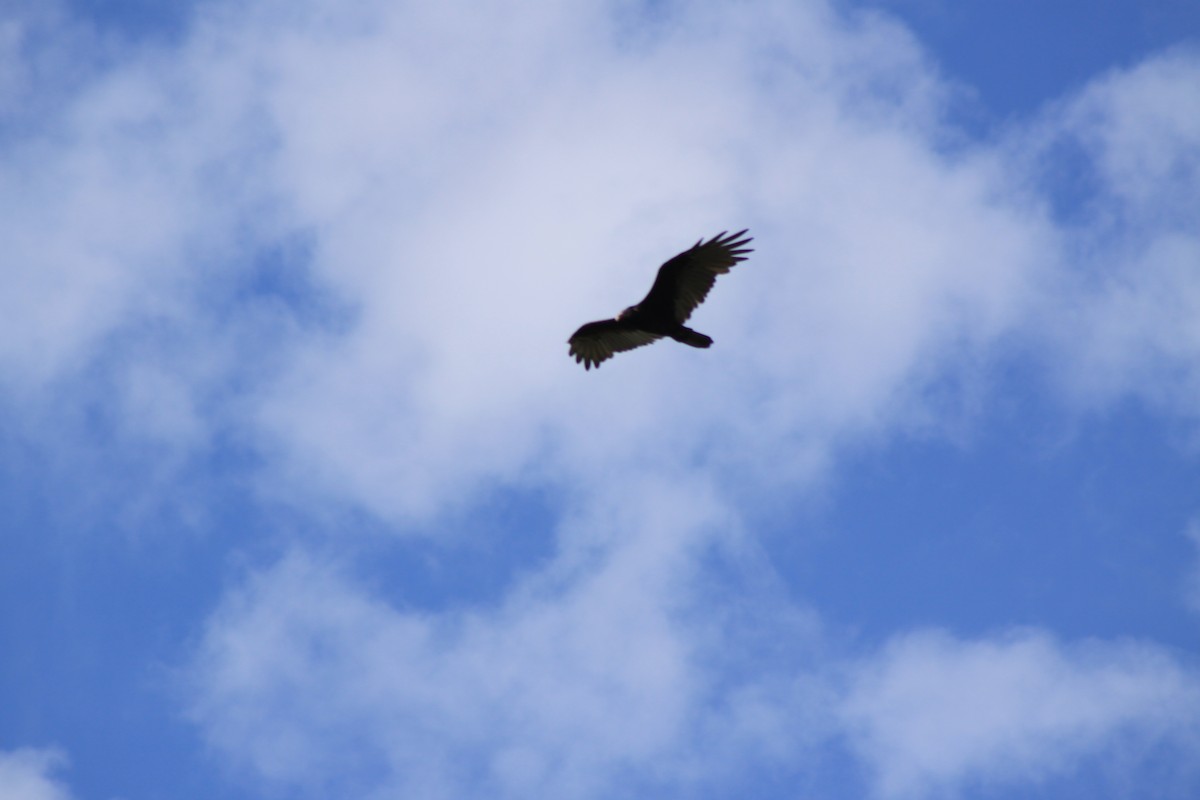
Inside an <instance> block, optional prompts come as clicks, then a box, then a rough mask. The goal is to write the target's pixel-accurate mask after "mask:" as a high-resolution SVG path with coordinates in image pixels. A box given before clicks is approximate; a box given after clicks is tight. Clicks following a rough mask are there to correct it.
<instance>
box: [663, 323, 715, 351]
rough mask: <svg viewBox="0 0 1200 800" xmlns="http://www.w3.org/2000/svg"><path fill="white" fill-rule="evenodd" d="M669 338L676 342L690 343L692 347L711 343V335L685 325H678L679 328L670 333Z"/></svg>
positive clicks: (707, 345) (710, 344)
mask: <svg viewBox="0 0 1200 800" xmlns="http://www.w3.org/2000/svg"><path fill="white" fill-rule="evenodd" d="M671 338H672V339H674V340H675V341H677V342H683V343H684V344H690V345H691V346H692V347H711V346H712V343H713V340H712V337H710V336H705V335H704V334H703V333H700V332H699V331H694V330H692V329H691V328H689V327H687V326H686V325H680V326H679V330H678V331H676V332H675V333H673V334H671Z"/></svg>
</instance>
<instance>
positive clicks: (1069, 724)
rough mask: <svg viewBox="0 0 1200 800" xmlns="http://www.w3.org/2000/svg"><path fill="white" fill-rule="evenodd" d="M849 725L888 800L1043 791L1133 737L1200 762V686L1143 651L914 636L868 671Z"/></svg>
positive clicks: (1046, 639)
mask: <svg viewBox="0 0 1200 800" xmlns="http://www.w3.org/2000/svg"><path fill="white" fill-rule="evenodd" d="M843 715H844V719H845V720H846V723H847V726H848V729H849V730H850V737H851V739H850V740H851V743H852V746H853V747H854V748H855V749H856V750H857V751H858V752H859V753H860V755H861V756H862V757H863V758H864V759H865V760H866V762H867V763H868V764H869V765H870V766H871V767H872V768H873V769H874V772H875V774H876V784H875V788H876V791H877V793H878V795H879V796H881V797H928V796H931V795H936V796H940V794H941V793H943V792H948V793H949V795H951V796H954V795H956V794H957V792H956V791H955V790H956V789H961V787H963V786H964V785H975V784H979V783H1017V784H1026V783H1036V782H1038V781H1039V780H1042V779H1044V778H1046V777H1047V776H1050V775H1054V774H1061V773H1064V772H1069V771H1071V770H1072V769H1073V768H1076V767H1077V766H1078V765H1079V764H1080V762H1082V761H1083V760H1084V759H1085V758H1089V757H1091V758H1094V757H1096V756H1097V755H1103V756H1105V757H1111V755H1112V752H1113V751H1114V750H1118V751H1119V750H1120V749H1121V748H1122V747H1129V746H1130V740H1131V738H1132V740H1133V741H1139V742H1141V743H1144V742H1145V741H1146V740H1150V741H1155V742H1156V743H1157V740H1160V739H1175V740H1181V741H1182V742H1183V743H1184V745H1185V746H1186V747H1187V749H1188V751H1189V752H1190V753H1192V755H1193V756H1194V755H1195V754H1196V753H1197V748H1198V747H1200V739H1198V738H1197V736H1198V735H1200V728H1198V727H1197V724H1196V720H1197V719H1200V679H1198V677H1197V676H1196V675H1195V674H1194V673H1189V672H1187V671H1186V670H1185V669H1183V668H1182V667H1181V666H1180V665H1179V664H1178V663H1176V662H1175V661H1174V660H1173V659H1172V658H1171V657H1170V656H1169V655H1167V654H1166V653H1164V652H1162V651H1159V650H1157V649H1156V648H1154V647H1151V646H1147V645H1141V644H1135V643H1100V642H1093V643H1084V644H1072V645H1064V644H1061V643H1059V642H1058V641H1056V640H1055V639H1054V638H1052V637H1050V636H1048V635H1047V634H1046V633H1044V632H1039V631H1032V630H1027V631H1019V632H1014V633H1012V634H1009V635H1005V636H1000V637H996V638H994V639H979V640H965V641H964V640H959V639H955V638H953V637H951V636H949V635H946V634H944V633H940V632H932V631H927V632H915V633H909V634H903V635H900V636H898V637H896V639H894V640H893V641H892V642H891V643H890V644H889V646H888V647H887V648H886V649H885V650H884V651H883V652H882V653H881V654H880V655H879V656H878V658H876V659H874V660H871V661H868V662H866V663H865V664H864V665H862V666H861V667H860V668H859V669H858V670H857V672H856V674H855V677H854V679H853V680H852V683H851V688H850V691H849V693H848V695H847V697H846V701H845V705H844V707H843ZM1159 790H1160V791H1162V792H1166V791H1167V787H1166V786H1162V787H1159ZM1164 796H1165V795H1164Z"/></svg>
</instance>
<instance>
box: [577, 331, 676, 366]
mask: <svg viewBox="0 0 1200 800" xmlns="http://www.w3.org/2000/svg"><path fill="white" fill-rule="evenodd" d="M661 338H662V337H661V336H658V335H657V334H653V333H647V332H646V331H642V330H638V329H637V328H631V327H630V326H629V325H628V323H624V322H621V321H620V320H617V319H605V320H601V321H599V322H589V323H588V324H587V325H584V326H583V327H581V328H580V329H579V330H577V331H575V333H573V334H571V338H570V339H568V340H567V342H568V343H569V344H570V345H571V350H570V354H571V355H573V356H575V362H576V363H580V362H582V363H583V366H584V368H585V369H591V368H592V366H593V365H595V366H597V367H599V366H600V364H601V363H602V362H603V361H606V360H607V359H610V358H612V356H613V353H623V352H625V351H626V350H632V349H633V348H635V347H641V346H642V345H646V344H650V343H651V342H653V341H655V340H656V339H661Z"/></svg>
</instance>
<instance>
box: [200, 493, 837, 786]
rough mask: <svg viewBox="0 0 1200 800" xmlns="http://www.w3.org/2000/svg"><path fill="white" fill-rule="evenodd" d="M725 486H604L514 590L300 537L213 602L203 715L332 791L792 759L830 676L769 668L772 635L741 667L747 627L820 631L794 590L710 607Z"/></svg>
mask: <svg viewBox="0 0 1200 800" xmlns="http://www.w3.org/2000/svg"><path fill="white" fill-rule="evenodd" d="M707 488H708V487H704V486H690V487H688V486H671V485H663V484H661V483H656V484H653V485H651V486H648V487H646V488H645V489H644V490H643V491H641V492H637V493H631V494H630V495H629V496H625V497H622V498H620V499H619V502H616V501H617V498H614V503H613V504H612V505H610V506H607V507H605V508H593V509H592V510H591V512H590V513H587V514H585V515H583V516H582V517H579V518H577V519H576V520H575V521H574V522H572V523H570V524H569V525H568V526H567V527H566V529H565V530H564V531H563V539H564V541H566V542H568V543H570V544H569V545H568V546H567V547H564V549H563V551H562V553H561V554H560V556H559V557H557V558H556V559H555V560H554V561H553V563H552V564H550V565H549V566H548V567H547V568H545V569H544V570H539V571H537V572H534V573H530V574H528V575H526V576H524V577H523V578H522V579H520V580H519V581H518V582H517V583H516V584H515V586H514V587H513V589H512V590H511V592H510V593H509V594H508V597H507V599H506V600H505V602H504V603H503V604H502V605H501V606H500V607H499V608H494V609H492V608H487V609H462V610H459V611H445V612H438V613H423V612H420V611H417V610H406V609H404V608H403V607H400V608H398V607H395V606H393V605H391V604H390V603H387V602H385V601H383V600H382V598H381V597H380V596H379V595H378V593H375V592H370V591H368V590H365V589H364V588H363V587H362V585H361V581H360V580H359V579H356V578H354V577H352V576H351V575H350V574H349V573H347V572H346V571H345V570H344V569H339V568H336V567H331V566H329V565H327V564H323V563H321V562H320V561H319V560H317V559H315V558H314V557H313V556H312V555H304V554H299V553H297V554H293V555H292V556H290V557H288V558H286V559H285V560H284V561H282V562H281V563H280V564H278V565H276V566H275V567H273V568H271V569H270V570H268V571H266V572H265V573H262V574H260V575H258V576H256V577H254V578H253V579H252V580H251V581H250V582H249V583H248V585H247V586H246V588H245V589H244V590H243V591H241V592H239V593H238V594H237V595H236V596H235V597H233V598H231V599H230V600H228V601H227V602H226V603H225V605H224V607H223V608H222V610H221V611H220V612H219V613H218V614H217V615H216V616H215V617H214V618H213V619H212V621H211V623H210V625H209V627H208V631H207V633H206V635H205V637H204V640H203V643H202V646H201V649H200V652H199V656H198V660H197V662H196V664H195V671H194V673H193V678H194V680H195V681H196V684H195V689H196V702H195V705H194V707H193V712H192V713H193V717H194V718H195V719H196V720H197V721H198V722H199V723H200V724H201V727H202V729H203V730H204V731H205V732H206V735H207V736H208V738H209V740H210V742H211V743H212V744H213V745H214V746H215V747H216V748H218V750H219V751H220V752H222V753H223V754H225V755H226V756H227V757H228V758H229V759H231V760H232V761H233V762H234V763H236V764H238V765H239V766H241V767H243V768H245V769H247V770H248V771H250V772H251V773H252V774H254V775H256V776H258V777H260V778H263V779H266V780H267V781H269V782H273V783H282V784H285V785H289V786H292V787H295V788H296V789H297V790H301V789H302V793H310V794H314V795H317V796H319V795H322V794H325V793H328V792H333V793H338V794H340V793H345V792H352V793H354V794H356V795H358V796H395V795H406V796H407V795H421V796H423V797H442V796H445V797H462V796H478V795H480V794H489V795H499V796H517V797H528V796H531V795H538V796H555V797H595V796H606V795H611V793H612V792H613V791H614V790H617V789H620V790H621V791H627V790H630V788H629V787H630V786H631V785H632V786H658V787H660V788H661V787H664V786H665V787H670V789H671V791H678V790H679V788H680V786H681V785H682V786H688V785H692V786H705V785H710V784H712V783H713V781H714V780H718V781H719V780H720V779H728V780H732V779H733V778H734V777H735V776H736V778H737V779H739V780H745V776H744V775H743V774H742V770H744V769H745V767H746V766H747V765H749V764H753V763H757V762H760V761H763V760H764V759H765V760H783V763H784V764H787V759H793V758H796V757H797V746H798V743H799V742H801V741H803V740H804V739H805V738H811V737H812V736H813V735H814V734H813V730H814V726H805V727H803V728H798V729H796V728H795V724H796V722H797V720H799V719H803V718H805V717H808V718H810V719H817V718H819V717H820V716H821V713H822V712H821V710H820V708H821V706H820V702H819V701H822V700H823V697H822V692H821V691H819V690H818V689H816V688H813V687H811V686H806V685H805V684H804V683H803V682H801V681H796V680H792V681H785V680H783V679H782V677H781V676H776V677H775V679H774V683H773V684H772V683H769V682H768V681H767V679H766V676H764V675H763V674H762V668H763V663H762V660H761V654H758V655H756V656H755V658H754V660H755V662H756V663H755V674H754V679H753V681H752V682H750V683H744V682H742V679H741V672H742V670H744V669H745V667H746V666H747V663H748V662H746V661H745V656H743V655H742V654H739V653H738V652H737V649H738V647H739V646H740V645H743V644H750V643H752V642H755V640H756V637H762V636H772V637H781V638H783V637H791V638H793V640H794V643H793V645H791V647H797V646H801V647H802V646H804V645H803V642H804V641H810V640H811V639H812V637H813V631H812V629H811V625H810V624H809V622H808V621H807V620H806V619H805V617H804V615H801V614H797V613H796V612H794V611H792V612H789V611H788V610H787V609H786V608H784V609H782V611H783V615H782V617H780V618H778V619H775V618H773V617H772V616H771V615H764V616H761V617H758V620H759V625H760V626H763V625H765V626H766V628H769V630H766V629H764V630H762V631H760V632H759V633H758V634H755V633H753V632H752V631H751V630H748V629H745V628H742V627H741V626H742V625H743V624H744V623H745V622H746V621H747V620H750V619H753V618H754V617H755V615H754V614H741V615H739V614H737V613H736V612H735V611H733V610H732V609H726V610H724V611H722V610H716V611H714V610H713V609H712V608H711V606H710V601H709V600H708V597H707V593H708V592H710V591H719V590H721V588H722V587H720V586H719V585H718V584H717V583H715V582H714V580H713V577H712V576H711V575H709V574H708V573H707V572H706V571H705V570H704V569H703V568H702V567H701V563H702V562H703V561H704V560H706V559H713V558H717V559H720V558H723V557H728V554H727V553H726V555H725V556H722V555H721V554H722V552H723V551H726V550H727V549H728V547H729V543H728V538H729V534H728V531H727V530H726V529H725V528H724V525H726V524H727V520H726V519H725V512H724V510H723V509H721V508H720V507H719V506H715V505H714V504H713V503H712V502H711V500H709V496H710V495H709V492H708V491H707ZM667 508H673V509H690V511H688V512H687V513H686V514H683V515H682V516H681V515H679V514H667V513H666V509H667ZM748 577H752V576H750V575H743V576H742V578H748ZM758 643H759V644H761V639H759V640H758ZM778 646H780V647H782V648H783V649H789V648H788V646H787V645H782V644H781V645H778ZM775 690H786V693H787V694H786V695H781V696H772V692H773V691H775Z"/></svg>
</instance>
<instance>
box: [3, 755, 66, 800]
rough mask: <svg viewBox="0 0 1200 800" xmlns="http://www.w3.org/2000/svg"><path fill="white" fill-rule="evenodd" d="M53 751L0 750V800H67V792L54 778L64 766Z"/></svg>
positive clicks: (62, 760)
mask: <svg viewBox="0 0 1200 800" xmlns="http://www.w3.org/2000/svg"><path fill="white" fill-rule="evenodd" d="M64 761H65V759H64V758H63V756H62V754H61V753H59V752H57V751H55V750H40V749H34V748H28V747H25V748H20V749H17V750H0V797H4V798H5V800H70V797H71V792H70V791H68V789H67V788H66V787H65V786H64V785H63V784H62V783H61V782H60V781H59V780H58V779H57V778H55V777H54V773H55V772H57V771H58V770H59V769H60V768H61V767H62V766H63V763H64Z"/></svg>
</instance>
